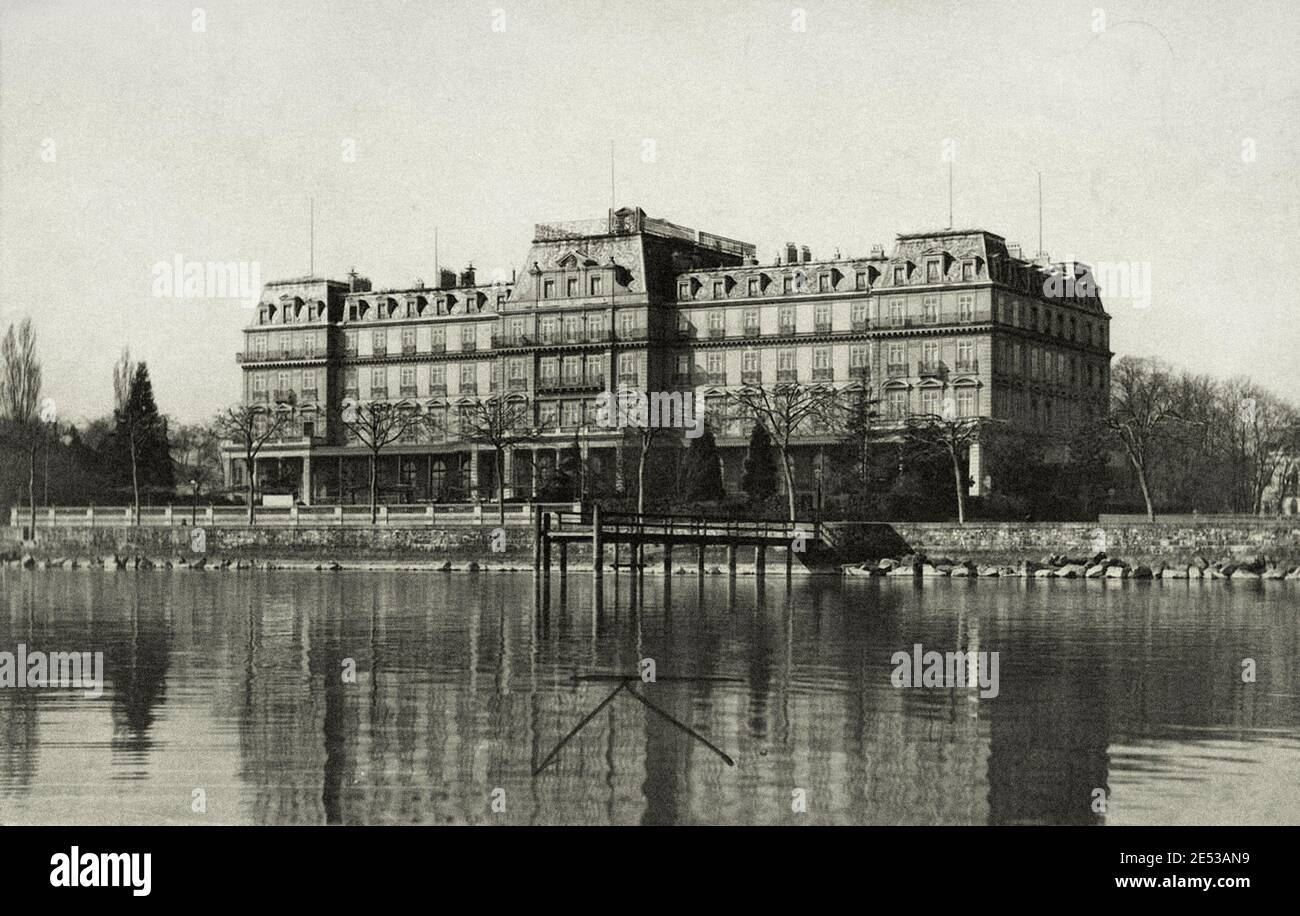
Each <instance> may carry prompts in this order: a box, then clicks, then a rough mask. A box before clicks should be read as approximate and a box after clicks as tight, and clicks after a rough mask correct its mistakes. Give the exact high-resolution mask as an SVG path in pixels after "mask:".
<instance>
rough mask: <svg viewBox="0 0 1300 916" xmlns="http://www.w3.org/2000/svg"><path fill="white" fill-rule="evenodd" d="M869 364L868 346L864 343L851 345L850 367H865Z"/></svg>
mask: <svg viewBox="0 0 1300 916" xmlns="http://www.w3.org/2000/svg"><path fill="white" fill-rule="evenodd" d="M866 366H867V348H866V345H864V344H854V345H853V346H851V347H849V368H850V369H865V368H866Z"/></svg>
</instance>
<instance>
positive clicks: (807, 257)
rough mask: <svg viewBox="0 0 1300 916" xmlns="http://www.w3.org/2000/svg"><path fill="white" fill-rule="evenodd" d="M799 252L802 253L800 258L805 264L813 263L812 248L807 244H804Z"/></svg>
mask: <svg viewBox="0 0 1300 916" xmlns="http://www.w3.org/2000/svg"><path fill="white" fill-rule="evenodd" d="M799 253H800V254H801V255H802V257H801V258H800V260H801V261H802V262H803V263H804V264H811V263H812V250H811V249H810V248H809V247H808V246H807V245H804V246H803V247H802V248H800V249H799Z"/></svg>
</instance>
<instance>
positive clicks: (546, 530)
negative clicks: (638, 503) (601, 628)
mask: <svg viewBox="0 0 1300 916" xmlns="http://www.w3.org/2000/svg"><path fill="white" fill-rule="evenodd" d="M822 534H823V533H822V530H821V526H820V524H818V523H816V522H808V521H793V522H792V521H788V520H773V519H760V520H752V519H723V518H703V517H698V516H686V515H651V514H644V515H637V514H636V513H629V512H602V511H601V509H600V507H599V506H596V507H594V508H593V509H592V510H591V512H590V514H586V513H582V514H580V513H576V512H550V513H546V514H545V515H539V516H538V518H537V519H536V520H535V523H534V530H533V568H534V569H535V570H537V571H538V572H541V573H543V574H544V575H546V576H550V574H551V559H552V555H553V554H556V555H557V558H558V561H559V573H560V575H561V576H565V575H567V574H568V555H569V551H568V547H569V545H570V544H586V543H590V544H591V555H592V574H593V576H594V577H595V578H597V579H599V578H600V577H601V576H602V574H603V572H604V570H605V547H606V546H607V545H610V544H612V545H613V546H614V565H613V569H614V571H615V572H616V573H617V571H618V569H619V568H620V567H619V556H620V553H621V548H622V547H623V546H624V545H626V546H627V547H628V549H629V555H630V556H631V557H633V558H635V557H638V556H640V555H641V554H642V551H641V549H640V548H642V547H643V546H644V545H646V544H655V545H658V546H660V547H662V548H663V568H664V574H665V575H672V566H673V549H674V548H676V547H680V548H683V549H684V550H689V549H690V548H694V552H695V563H696V567H697V571H698V573H699V574H700V575H701V576H702V575H704V571H705V570H704V565H705V564H704V556H705V551H706V550H707V549H708V548H709V547H725V548H726V549H727V572H728V574H729V575H731V576H735V575H736V562H737V558H738V555H739V553H740V550H741V548H752V549H753V551H754V573H755V575H757V576H763V575H765V574H766V570H767V551H768V549H769V548H772V549H779V550H782V551H783V552H784V556H785V569H786V574H787V575H789V574H790V572H791V568H792V565H793V562H794V555H795V553H797V552H800V551H802V550H811V549H813V548H814V547H815V546H817V545H818V544H820V543H821V541H822ZM553 546H554V548H555V549H554V550H552V547H553ZM633 569H634V571H636V572H638V573H640V572H642V571H643V567H642V566H641V565H640V564H639V563H637V564H635V565H633Z"/></svg>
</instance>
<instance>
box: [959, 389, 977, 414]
mask: <svg viewBox="0 0 1300 916" xmlns="http://www.w3.org/2000/svg"><path fill="white" fill-rule="evenodd" d="M976 410H977V408H976V406H975V389H974V388H958V389H957V415H958V416H960V417H973V416H975V415H976Z"/></svg>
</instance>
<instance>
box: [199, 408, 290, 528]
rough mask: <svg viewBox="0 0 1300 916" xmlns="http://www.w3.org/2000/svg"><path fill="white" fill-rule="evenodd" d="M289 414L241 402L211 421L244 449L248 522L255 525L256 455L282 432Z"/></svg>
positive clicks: (217, 431) (225, 436) (219, 431)
mask: <svg viewBox="0 0 1300 916" xmlns="http://www.w3.org/2000/svg"><path fill="white" fill-rule="evenodd" d="M288 419H289V414H288V413H281V412H278V411H272V410H268V409H267V408H265V407H259V406H257V405H255V404H238V405H236V406H234V407H227V408H226V409H225V410H223V411H222V412H221V413H219V414H217V416H216V417H215V418H214V419H213V421H212V427H213V429H214V430H215V431H216V433H217V435H218V436H220V437H221V438H222V439H229V440H230V441H231V442H234V443H235V444H236V445H238V446H239V447H240V448H242V449H243V451H244V468H245V471H246V473H245V475H244V476H245V487H246V491H247V496H246V498H247V500H248V524H250V525H253V524H256V518H257V517H256V510H255V505H256V503H255V494H254V480H255V472H256V469H257V456H258V454H259V453H260V452H261V451H262V446H264V445H266V443H267V442H269V441H270V440H271V439H274V438H275V437H276V436H277V435H279V433H280V430H281V429H283V427H284V425H285V423H286V422H288Z"/></svg>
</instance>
